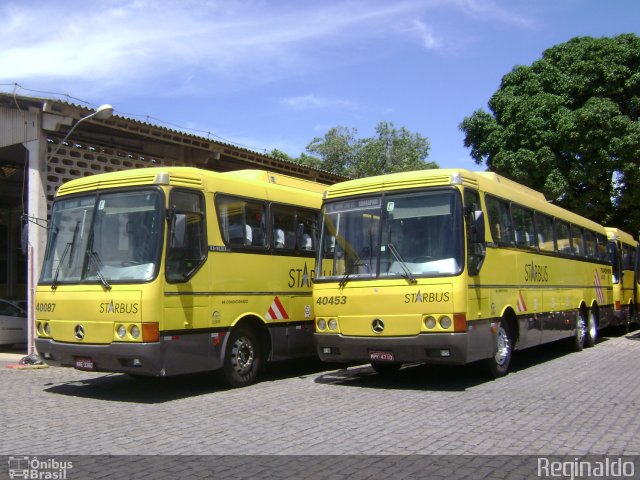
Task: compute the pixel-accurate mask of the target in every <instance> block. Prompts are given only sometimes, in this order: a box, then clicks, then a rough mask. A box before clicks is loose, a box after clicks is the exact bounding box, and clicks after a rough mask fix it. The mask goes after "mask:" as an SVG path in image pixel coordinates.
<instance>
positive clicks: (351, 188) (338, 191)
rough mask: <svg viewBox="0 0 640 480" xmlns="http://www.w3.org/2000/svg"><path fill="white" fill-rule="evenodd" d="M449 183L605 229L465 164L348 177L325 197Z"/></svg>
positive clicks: (517, 186) (500, 178)
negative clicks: (459, 166) (465, 167)
mask: <svg viewBox="0 0 640 480" xmlns="http://www.w3.org/2000/svg"><path fill="white" fill-rule="evenodd" d="M449 185H452V186H457V185H466V186H469V187H473V188H477V189H479V190H481V191H483V192H485V193H488V194H490V195H494V196H496V197H501V198H504V199H506V200H510V201H513V202H515V203H518V204H520V205H523V206H525V207H530V208H535V209H536V210H538V211H540V212H542V213H546V214H548V215H551V216H555V217H559V218H562V219H564V220H566V221H569V222H573V223H575V224H577V225H581V226H584V227H589V228H592V229H595V230H599V231H601V232H602V233H604V230H603V228H604V227H602V226H601V225H600V224H598V223H596V222H593V221H591V220H589V219H587V218H584V217H582V216H580V215H578V214H576V213H573V212H570V211H569V210H566V209H564V208H562V207H559V206H557V205H554V204H552V203H550V202H549V201H547V199H546V198H545V196H544V195H543V194H542V193H541V192H538V191H536V190H534V189H532V188H529V187H527V186H525V185H522V184H519V183H517V182H515V181H513V180H510V179H508V178H506V177H503V176H502V175H498V174H497V173H494V172H472V171H470V170H467V169H464V168H446V169H427V170H415V171H412V172H401V173H392V174H387V175H377V176H374V177H366V178H359V179H355V180H348V181H346V182H340V183H337V184H335V185H331V186H329V187H328V188H327V190H326V192H325V194H324V198H325V199H331V198H339V197H343V196H346V195H364V194H371V193H376V192H384V191H393V190H404V189H412V188H428V187H438V186H449Z"/></svg>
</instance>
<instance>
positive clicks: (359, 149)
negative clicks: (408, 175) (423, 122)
mask: <svg viewBox="0 0 640 480" xmlns="http://www.w3.org/2000/svg"><path fill="white" fill-rule="evenodd" d="M357 133H358V131H357V130H356V129H355V128H347V127H342V126H338V127H334V128H331V129H330V130H329V131H328V132H327V133H326V134H325V135H324V136H323V137H316V138H314V139H313V140H312V141H311V142H310V143H309V145H307V152H308V155H305V154H302V155H301V157H300V158H299V159H296V161H298V162H299V163H303V164H305V165H309V166H312V167H316V168H322V169H324V170H328V171H330V172H333V173H337V174H340V175H346V176H349V177H353V178H360V177H367V176H371V175H380V174H384V173H395V172H404V171H409V170H423V169H428V168H438V165H437V164H436V163H434V162H427V161H426V158H427V156H428V155H429V149H430V144H429V140H428V139H427V138H425V137H423V136H422V135H420V134H419V133H412V132H410V131H409V130H407V129H406V128H405V127H402V128H400V129H397V128H395V127H394V125H393V123H390V122H380V123H379V124H378V125H377V126H376V134H375V136H373V137H370V138H358V137H357Z"/></svg>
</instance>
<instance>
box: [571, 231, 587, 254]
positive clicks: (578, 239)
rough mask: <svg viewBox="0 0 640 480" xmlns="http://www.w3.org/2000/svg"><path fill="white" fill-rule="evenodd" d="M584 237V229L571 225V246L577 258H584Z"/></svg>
mask: <svg viewBox="0 0 640 480" xmlns="http://www.w3.org/2000/svg"><path fill="white" fill-rule="evenodd" d="M582 236H583V234H582V228H580V227H577V226H575V225H571V244H572V245H573V254H574V255H575V256H576V257H583V256H584V254H585V249H584V240H583V238H582Z"/></svg>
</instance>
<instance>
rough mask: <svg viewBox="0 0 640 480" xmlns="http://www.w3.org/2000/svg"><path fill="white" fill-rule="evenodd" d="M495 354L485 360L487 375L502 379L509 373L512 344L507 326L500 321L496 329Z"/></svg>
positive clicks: (504, 322)
mask: <svg viewBox="0 0 640 480" xmlns="http://www.w3.org/2000/svg"><path fill="white" fill-rule="evenodd" d="M497 333H498V336H497V346H496V353H495V354H494V355H493V356H492V357H490V358H488V359H487V366H488V368H489V374H490V375H491V376H492V377H493V378H499V377H504V376H505V375H506V374H507V372H508V371H509V364H510V363H511V355H512V354H513V344H512V336H511V331H510V330H509V325H508V324H507V322H506V321H505V320H504V319H502V320H500V326H499V327H498V332H497Z"/></svg>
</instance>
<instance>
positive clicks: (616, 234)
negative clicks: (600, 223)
mask: <svg viewBox="0 0 640 480" xmlns="http://www.w3.org/2000/svg"><path fill="white" fill-rule="evenodd" d="M605 229H606V230H607V238H608V239H609V240H620V241H621V242H623V243H626V244H628V245H632V246H634V247H635V246H636V245H638V242H637V241H636V239H635V238H633V235H631V234H630V233H627V232H624V231H622V230H620V229H618V228H613V227H605Z"/></svg>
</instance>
